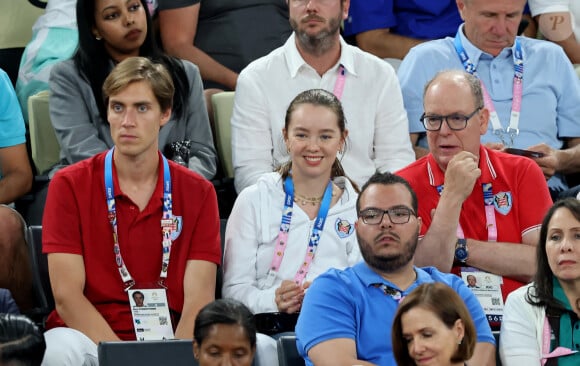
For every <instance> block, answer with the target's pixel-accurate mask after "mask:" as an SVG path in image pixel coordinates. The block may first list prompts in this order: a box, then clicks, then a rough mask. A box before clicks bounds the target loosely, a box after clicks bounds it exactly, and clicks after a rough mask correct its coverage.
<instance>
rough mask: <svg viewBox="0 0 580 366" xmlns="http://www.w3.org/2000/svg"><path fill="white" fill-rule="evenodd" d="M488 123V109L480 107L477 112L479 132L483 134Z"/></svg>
mask: <svg viewBox="0 0 580 366" xmlns="http://www.w3.org/2000/svg"><path fill="white" fill-rule="evenodd" d="M488 124H489V110H488V109H487V108H485V107H483V108H481V111H480V112H479V134H480V135H482V136H483V135H485V133H486V132H487V125H488Z"/></svg>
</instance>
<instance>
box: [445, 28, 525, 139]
mask: <svg viewBox="0 0 580 366" xmlns="http://www.w3.org/2000/svg"><path fill="white" fill-rule="evenodd" d="M460 31H461V30H459V31H457V34H456V35H455V39H454V40H453V45H454V46H455V51H456V52H457V55H458V56H459V59H460V60H461V63H462V64H463V67H464V68H465V71H467V72H468V73H470V74H472V75H474V76H477V70H476V68H475V65H474V64H473V62H471V60H470V59H469V56H468V55H467V52H466V51H465V48H464V47H463V45H462V44H461V39H460V38H459V32H460ZM514 48H515V50H514V51H513V54H514V81H513V89H512V90H513V99H512V108H511V113H510V124H509V126H508V127H507V128H506V129H505V131H504V130H503V128H502V126H501V123H500V120H499V116H498V114H497V111H496V109H495V106H494V105H493V101H492V100H491V96H490V95H489V93H488V91H487V88H486V87H485V85H484V84H483V82H482V81H481V79H480V81H481V89H482V91H483V101H484V104H485V107H486V108H487V109H488V110H489V119H490V122H491V126H492V128H493V133H494V135H496V136H497V137H498V138H499V139H500V140H501V142H502V144H504V145H505V146H507V147H511V146H513V144H514V138H515V137H516V136H517V135H518V134H519V133H520V130H519V129H518V126H519V122H520V110H521V107H522V95H523V79H524V58H523V54H522V47H521V44H520V41H519V40H518V39H517V38H516V39H515V43H514ZM506 133H507V135H508V136H509V141H506V139H505V136H504V134H506Z"/></svg>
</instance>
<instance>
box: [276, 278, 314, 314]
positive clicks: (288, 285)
mask: <svg viewBox="0 0 580 366" xmlns="http://www.w3.org/2000/svg"><path fill="white" fill-rule="evenodd" d="M309 286H310V282H305V283H304V284H303V285H297V284H296V283H294V281H290V280H284V281H282V283H281V284H280V287H278V288H277V289H276V292H275V293H274V294H275V296H276V297H275V301H276V306H277V307H278V311H280V312H283V313H288V314H292V313H296V312H298V311H299V310H300V308H301V307H302V300H303V299H304V293H305V290H306V289H307V288H308V287H309Z"/></svg>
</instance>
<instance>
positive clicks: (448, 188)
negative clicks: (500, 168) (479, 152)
mask: <svg viewBox="0 0 580 366" xmlns="http://www.w3.org/2000/svg"><path fill="white" fill-rule="evenodd" d="M480 176H481V170H480V169H479V167H478V159H477V156H475V155H473V154H472V153H470V152H467V151H462V152H460V153H459V154H457V155H455V156H454V157H453V158H452V159H451V160H450V161H449V164H447V170H446V171H445V189H444V190H443V193H442V194H443V195H445V196H451V197H452V198H453V199H456V200H458V201H460V202H463V201H465V200H466V199H467V197H469V195H470V194H471V192H472V191H473V185H474V184H475V181H476V180H477V178H479V177H480Z"/></svg>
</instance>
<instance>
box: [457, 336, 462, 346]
mask: <svg viewBox="0 0 580 366" xmlns="http://www.w3.org/2000/svg"><path fill="white" fill-rule="evenodd" d="M461 343H463V338H461V339H460V340H459V341H458V342H457V345H459V346H461Z"/></svg>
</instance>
